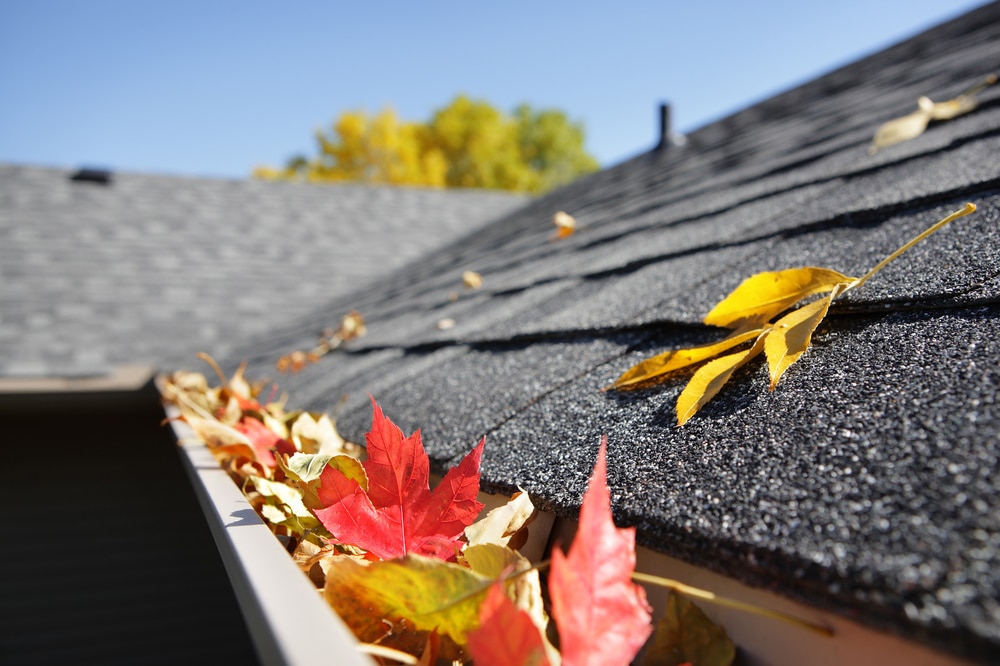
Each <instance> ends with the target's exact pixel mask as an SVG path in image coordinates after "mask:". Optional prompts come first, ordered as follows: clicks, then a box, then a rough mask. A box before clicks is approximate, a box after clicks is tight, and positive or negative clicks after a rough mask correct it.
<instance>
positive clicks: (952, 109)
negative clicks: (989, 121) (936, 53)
mask: <svg viewBox="0 0 1000 666" xmlns="http://www.w3.org/2000/svg"><path fill="white" fill-rule="evenodd" d="M996 82H997V77H996V76H995V75H993V74H990V75H989V76H987V77H986V78H984V79H983V80H982V81H980V82H979V83H977V84H975V85H974V86H972V87H971V88H969V89H968V90H966V91H965V92H963V93H962V94H960V95H959V96H958V97H955V98H954V99H950V100H948V101H946V102H934V101H932V100H931V99H930V98H929V97H923V96H922V97H920V98H918V99H917V110H916V111H914V112H912V113H908V114H906V115H905V116H902V117H900V118H895V119H893V120H890V121H888V122H886V123H884V124H883V125H881V126H879V128H878V129H877V130H875V136H874V137H873V138H872V143H871V145H870V146H869V147H868V154H869V155H874V154H875V153H876V152H878V151H879V150H880V149H882V148H888V147H889V146H893V145H895V144H897V143H902V142H904V141H909V140H910V139H915V138H917V137H918V136H920V135H921V134H923V133H924V130H926V129H927V125H928V124H929V123H930V121H932V120H951V119H952V118H956V117H958V116H960V115H963V114H965V113H968V112H970V111H972V110H973V109H975V108H976V106H977V105H978V102H977V101H976V97H975V96H976V94H977V93H979V92H980V91H982V90H983V89H985V88H987V87H989V86H991V85H993V84H994V83H996Z"/></svg>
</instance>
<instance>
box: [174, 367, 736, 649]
mask: <svg viewBox="0 0 1000 666" xmlns="http://www.w3.org/2000/svg"><path fill="white" fill-rule="evenodd" d="M206 360H208V359H206ZM216 370H217V372H218V368H216ZM219 374H220V377H221V379H222V382H221V385H220V386H215V387H212V386H210V385H209V383H208V380H207V379H206V378H205V376H204V375H202V374H199V373H193V372H179V373H175V374H173V375H171V376H170V377H168V378H166V379H165V380H164V382H163V396H164V398H165V400H166V401H167V402H168V403H170V404H173V405H174V406H176V407H177V409H178V410H179V411H180V413H181V414H182V416H181V417H179V418H181V419H183V420H184V421H186V422H187V423H188V424H189V425H190V426H191V428H192V429H193V430H194V432H195V433H196V434H197V435H198V437H199V438H200V439H201V440H202V441H203V442H204V443H205V444H206V445H207V446H208V448H209V449H210V450H211V451H212V453H213V454H214V456H215V457H216V459H217V460H218V461H219V464H220V465H221V466H222V467H223V468H224V469H225V470H226V471H227V472H228V473H229V475H230V476H231V477H232V479H233V480H234V481H235V482H236V483H237V484H239V486H240V487H241V488H242V489H243V492H244V493H245V494H246V496H247V498H248V499H249V501H250V503H251V504H252V506H253V507H254V508H255V509H256V510H257V512H258V514H259V515H260V516H261V518H262V519H263V520H264V522H265V523H266V524H268V525H269V526H270V528H271V529H272V531H273V532H274V533H275V535H276V536H277V537H278V538H280V539H281V540H282V541H284V543H285V544H286V546H287V547H288V549H289V551H290V552H291V553H292V557H293V559H294V561H295V562H296V563H297V564H298V565H299V566H300V567H301V569H302V570H303V572H304V573H305V574H306V575H308V576H309V577H310V579H311V580H312V581H313V582H314V583H315V584H316V585H317V587H318V588H320V589H321V590H322V592H323V595H324V597H325V598H326V600H327V601H328V602H329V603H330V605H331V606H332V607H333V608H334V609H335V610H336V611H337V612H338V614H339V615H340V616H341V618H343V620H344V622H345V623H346V624H347V625H348V626H349V627H350V628H351V629H352V630H353V631H354V633H355V634H356V636H357V637H358V640H359V641H360V648H361V649H364V650H365V651H367V652H369V653H370V654H372V655H373V658H374V659H376V660H377V661H378V663H383V664H395V663H412V664H417V663H419V664H437V663H441V664H469V663H473V662H474V663H475V664H477V665H479V666H491V665H496V666H501V665H502V666H511V665H517V664H533V665H545V664H549V665H552V666H555V665H557V664H560V663H561V664H564V665H566V666H575V665H579V664H594V665H597V664H600V665H602V666H611V665H615V664H623V665H624V664H628V663H630V662H631V661H632V660H633V659H634V658H635V657H636V655H637V654H639V652H640V650H642V648H643V646H644V645H646V644H647V639H649V637H650V636H651V634H653V633H654V627H653V625H652V623H651V609H650V607H649V604H648V603H647V600H646V593H645V590H644V589H643V588H642V587H641V586H639V585H637V584H636V583H634V582H633V574H634V569H635V557H636V556H635V531H634V528H618V527H616V526H615V525H614V522H613V520H612V515H611V505H610V492H609V489H608V485H607V481H606V462H605V456H606V447H607V440H606V438H605V439H604V440H602V442H601V444H600V448H599V452H598V456H597V462H596V464H595V467H594V471H593V475H592V476H591V478H590V482H589V485H588V489H587V491H586V494H585V496H584V499H583V503H582V507H581V510H580V520H579V528H578V531H577V533H576V536H575V537H574V539H573V542H572V543H571V544H570V546H569V548H568V550H567V551H565V552H563V551H562V550H560V549H559V548H554V549H553V552H552V559H551V561H550V562H548V563H545V562H543V563H538V564H535V563H532V562H529V561H528V560H527V559H526V558H525V557H524V556H523V555H522V554H521V553H520V552H519V551H518V547H519V545H521V544H523V542H524V540H525V537H526V531H527V530H528V529H529V525H530V524H531V522H532V519H533V518H534V516H535V508H534V507H533V505H532V503H531V499H530V498H529V496H528V495H527V494H526V493H520V494H517V495H515V496H514V497H513V498H511V499H510V501H509V502H508V503H507V504H505V505H503V506H500V507H498V508H496V509H493V510H492V511H489V512H488V513H487V514H486V515H485V516H482V517H479V515H480V513H481V511H482V509H483V505H482V504H481V503H480V502H479V501H478V500H477V495H478V492H479V464H480V460H481V458H482V454H483V448H484V446H485V440H482V441H480V442H479V443H478V444H477V445H476V446H475V447H473V448H472V449H471V451H469V453H468V454H467V455H466V456H465V457H464V459H463V460H462V462H461V463H459V464H458V465H457V466H456V467H454V468H452V469H451V470H450V471H448V473H447V474H446V475H445V476H444V478H443V479H442V480H441V482H440V483H439V484H438V485H437V486H436V487H435V488H433V489H431V488H430V486H429V480H430V465H429V460H428V457H427V454H426V453H425V451H424V448H423V445H422V442H421V438H420V433H419V431H418V432H416V433H414V434H412V435H410V436H404V434H403V433H402V431H401V430H400V429H399V428H398V427H397V426H396V425H395V424H393V423H392V421H391V420H389V419H388V418H387V417H386V416H385V415H384V414H383V413H382V410H381V409H380V408H379V406H378V404H377V403H376V402H375V401H374V399H373V400H372V406H373V417H372V427H371V431H370V432H369V433H368V434H367V436H366V447H365V449H364V450H362V448H361V447H359V446H356V445H353V444H350V443H348V442H345V441H344V440H343V439H342V438H341V437H340V435H339V434H338V433H337V431H336V428H335V425H334V423H333V421H332V420H331V419H330V418H329V417H328V416H326V415H317V414H311V413H308V412H303V411H288V410H286V408H285V404H284V401H283V400H261V394H262V389H261V387H260V386H254V385H251V384H250V383H249V382H248V381H247V380H246V379H245V377H244V372H243V369H242V368H241V369H240V370H239V371H237V372H236V373H235V375H234V376H233V377H232V378H230V379H228V380H226V378H225V377H223V376H222V375H221V372H219ZM272 398H273V395H272ZM664 583H666V584H668V586H669V584H670V581H664ZM675 589H677V588H676V587H675ZM685 589H688V588H685ZM706 594H707V593H706ZM706 598H707V597H706ZM550 619H551V622H550ZM734 655H735V648H734V646H733V644H732V643H731V642H730V641H729V639H728V638H727V637H726V635H725V632H724V631H723V630H722V629H720V628H719V627H717V626H715V625H713V624H712V623H711V622H710V621H709V620H708V619H707V617H706V616H705V615H704V614H703V613H702V612H701V611H700V609H698V608H697V606H695V605H694V604H693V603H692V602H691V601H690V600H689V599H687V598H686V597H684V596H682V595H681V594H678V593H676V592H674V593H672V594H671V597H670V601H669V603H668V605H667V608H666V612H665V615H664V617H663V618H662V619H660V620H659V622H658V623H657V626H656V631H655V636H654V637H653V640H652V641H649V645H648V647H647V648H646V651H645V655H644V660H643V663H646V664H653V663H655V664H681V663H696V664H708V665H710V666H713V665H718V666H723V665H726V664H729V663H731V662H732V660H733V658H734Z"/></svg>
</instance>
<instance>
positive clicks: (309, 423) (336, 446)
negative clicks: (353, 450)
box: [291, 412, 344, 456]
mask: <svg viewBox="0 0 1000 666" xmlns="http://www.w3.org/2000/svg"><path fill="white" fill-rule="evenodd" d="M291 438H292V442H293V443H294V444H295V448H297V449H298V450H299V451H302V452H303V453H322V454H325V455H328V456H332V455H336V454H338V453H343V452H344V439H343V438H342V437H341V436H340V435H339V434H338V433H337V428H336V426H334V424H333V421H331V420H330V417H329V416H327V415H326V414H323V415H321V416H320V417H319V419H314V418H313V417H312V415H311V414H309V413H308V412H303V413H302V414H300V415H299V417H298V418H297V419H295V423H293V424H292V430H291Z"/></svg>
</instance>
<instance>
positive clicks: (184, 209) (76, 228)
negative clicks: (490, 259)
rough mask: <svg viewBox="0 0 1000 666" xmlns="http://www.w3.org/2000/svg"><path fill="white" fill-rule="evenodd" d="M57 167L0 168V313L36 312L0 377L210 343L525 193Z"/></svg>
mask: <svg viewBox="0 0 1000 666" xmlns="http://www.w3.org/2000/svg"><path fill="white" fill-rule="evenodd" d="M69 175H70V174H69V172H68V171H65V170H61V169H47V168H37V167H27V166H16V165H0V239H2V240H3V242H2V243H0V302H2V303H3V310H4V321H5V322H7V321H12V322H19V324H18V325H23V322H25V321H26V320H29V319H30V320H32V321H36V322H37V321H39V317H40V316H45V317H50V319H49V320H48V321H47V323H46V325H44V326H41V325H33V326H28V327H27V328H23V329H20V333H21V334H20V335H19V336H17V339H16V340H14V341H12V342H11V343H10V344H4V345H3V346H2V347H0V375H4V374H8V375H9V374H20V373H26V372H29V371H30V372H31V373H37V374H44V375H64V374H75V373H78V372H80V371H82V370H86V371H88V372H91V371H98V372H99V371H102V370H108V369H110V367H113V366H115V365H118V364H123V363H139V362H152V363H157V364H160V365H164V366H168V367H169V366H172V365H176V364H179V363H184V364H187V363H188V362H190V360H191V359H193V358H194V354H195V353H196V352H198V351H207V352H210V353H213V354H215V355H224V354H226V353H227V352H228V351H229V350H230V348H231V346H232V345H233V341H235V340H245V339H247V338H249V337H252V336H253V335H254V334H259V333H263V332H264V331H267V330H270V329H272V328H274V327H275V326H276V325H277V324H278V323H280V322H282V321H285V320H287V319H289V318H292V317H295V316H300V315H303V314H305V313H307V312H309V311H312V310H315V309H317V308H319V307H321V306H322V305H323V304H324V303H326V302H328V301H329V300H331V299H333V298H334V297H336V296H338V295H341V294H345V293H348V292H349V291H351V290H352V289H355V288H357V287H359V286H361V285H363V284H364V283H366V282H368V281H370V280H372V279H374V278H376V277H377V276H379V275H381V274H383V273H384V272H385V271H386V270H389V269H393V268H399V267H402V266H404V265H405V264H406V263H407V262H409V261H412V260H414V259H416V258H417V257H418V256H419V255H420V254H421V253H423V252H426V251H427V250H429V249H431V248H433V247H437V246H439V245H443V244H446V243H448V242H450V241H452V240H454V239H455V238H457V237H460V236H462V235H465V234H467V233H470V232H472V231H474V230H475V229H477V228H479V227H480V226H481V225H483V224H485V223H487V222H489V221H490V220H492V219H494V218H496V217H499V216H501V215H502V214H503V213H505V212H507V211H510V210H511V209H512V208H515V207H517V206H519V205H521V204H522V203H523V202H524V201H525V200H526V199H525V198H524V197H521V196H513V195H509V194H504V193H490V192H481V191H448V192H445V191H434V190H423V189H417V188H409V189H404V188H396V189H393V188H381V189H380V188H374V187H364V186H356V185H343V186H312V185H303V184H291V183H268V182H255V181H226V180H206V179H193V178H178V177H168V176H156V175H147V174H130V173H120V174H114V178H113V180H112V182H111V184H110V185H107V186H102V185H95V184H89V183H73V182H70V180H69ZM123 322H129V324H127V325H126V324H125V323H123ZM126 331H127V333H125V332H126ZM84 342H85V344H86V348H82V344H83V343H84ZM66 345H74V346H76V347H77V348H78V350H77V351H76V352H75V353H74V355H73V356H72V357H70V358H67V357H66V356H65V355H62V354H60V355H58V357H57V356H56V355H53V354H50V353H49V350H50V349H53V348H56V347H64V346H66Z"/></svg>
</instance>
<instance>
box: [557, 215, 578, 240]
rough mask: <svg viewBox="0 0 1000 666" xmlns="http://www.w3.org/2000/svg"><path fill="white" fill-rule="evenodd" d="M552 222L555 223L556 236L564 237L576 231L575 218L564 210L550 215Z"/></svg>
mask: <svg viewBox="0 0 1000 666" xmlns="http://www.w3.org/2000/svg"><path fill="white" fill-rule="evenodd" d="M552 224H554V225H556V236H557V237H558V238H566V237H567V236H572V235H573V232H575V231H576V219H575V218H574V217H573V216H572V215H570V214H569V213H567V212H565V211H559V212H558V213H556V214H555V215H553V216H552Z"/></svg>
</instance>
